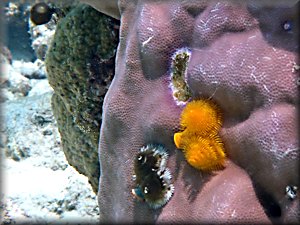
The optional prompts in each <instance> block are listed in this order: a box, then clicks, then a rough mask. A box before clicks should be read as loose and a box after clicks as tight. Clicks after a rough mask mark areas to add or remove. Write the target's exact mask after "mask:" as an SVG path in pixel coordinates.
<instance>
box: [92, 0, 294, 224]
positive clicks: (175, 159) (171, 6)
mask: <svg viewBox="0 0 300 225" xmlns="http://www.w3.org/2000/svg"><path fill="white" fill-rule="evenodd" d="M100 2H102V1H100ZM103 2H104V3H99V5H98V6H97V7H99V8H101V4H102V5H104V6H105V1H103ZM296 3H297V1H281V2H278V1H276V2H273V3H269V2H261V1H260V2H259V1H231V2H229V1H220V2H217V1H196V0H189V1H168V0H165V1H158V0H140V1H137V0H135V1H133V0H132V1H125V0H120V1H119V2H118V7H119V10H120V15H121V28H120V43H119V47H118V52H117V60H116V74H115V78H114V80H113V82H112V84H111V86H110V89H109V91H108V93H107V95H106V97H105V102H104V105H103V107H104V108H103V109H104V114H103V122H102V127H101V133H100V146H99V153H100V164H101V178H100V187H99V205H100V218H101V220H102V221H106V222H108V221H109V222H183V221H184V222H198V223H199V222H208V221H209V222H238V223H242V222H265V223H275V222H279V223H284V222H286V223H289V222H299V195H297V197H296V199H294V200H291V199H289V198H288V197H287V195H286V191H285V190H286V187H287V186H289V185H290V186H297V187H298V189H299V172H298V158H299V149H298V144H299V143H298V137H297V125H298V124H299V121H298V120H297V113H296V110H297V108H296V106H297V105H298V104H299V100H298V96H297V79H298V78H297V76H299V74H298V73H299V72H298V70H297V69H295V68H296V67H295V65H296V64H297V51H298V45H297V35H298V28H299V27H298V25H299V24H297V18H296V16H297V9H298V8H297V4H296ZM104 8H105V7H104ZM110 10H111V9H110ZM104 11H105V10H104ZM114 15H116V13H115V14H114ZM180 48H188V49H189V50H190V51H191V60H190V62H189V64H188V70H187V74H186V79H187V83H188V85H189V86H190V88H191V91H192V94H193V97H192V98H193V99H197V98H208V97H212V98H213V99H214V100H215V101H216V102H217V103H218V105H219V106H220V107H221V110H222V112H223V114H224V124H223V127H222V129H221V132H220V136H221V138H222V140H223V142H224V145H225V149H226V152H227V155H228V161H227V163H226V168H225V169H224V170H221V171H218V172H213V173H205V172H201V171H199V170H196V169H193V168H192V167H191V166H190V165H188V164H187V162H186V161H185V159H184V157H183V154H182V152H181V151H179V150H178V149H176V147H175V145H174V142H173V134H174V133H175V132H178V129H179V120H180V113H181V111H182V109H183V107H182V106H178V105H176V103H175V101H174V100H173V97H172V93H171V90H170V88H169V76H170V65H171V60H172V58H171V57H172V55H173V54H174V52H175V51H176V50H178V49H180ZM151 143H157V144H162V145H164V146H165V147H166V149H167V150H168V152H169V155H170V157H169V160H168V167H169V168H170V170H171V173H172V175H173V183H174V186H175V192H174V196H173V197H172V198H171V200H170V201H169V203H168V204H167V205H166V206H165V207H163V208H161V209H159V210H153V209H150V208H149V206H148V205H147V204H146V203H143V202H140V201H138V200H136V199H135V198H134V197H133V195H132V194H131V189H132V188H134V181H133V179H132V175H133V160H134V157H135V155H136V154H137V153H138V151H139V149H140V148H141V147H142V146H145V145H147V144H151Z"/></svg>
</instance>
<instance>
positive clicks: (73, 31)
mask: <svg viewBox="0 0 300 225" xmlns="http://www.w3.org/2000/svg"><path fill="white" fill-rule="evenodd" d="M116 25H118V21H115V20H114V19H112V18H110V17H108V16H105V15H104V14H101V13H100V12H98V11H96V10H95V9H93V8H92V7H90V6H87V5H83V4H80V5H78V6H77V7H75V8H74V9H73V10H71V11H70V12H69V13H68V14H67V15H66V17H64V18H63V19H61V20H60V21H59V23H58V25H57V28H56V33H55V36H54V39H53V41H52V44H51V47H50V49H49V51H48V52H47V55H46V68H47V72H48V79H49V83H50V85H51V86H52V87H53V89H54V91H55V94H54V96H53V98H52V107H53V111H54V116H55V118H56V119H57V121H58V128H59V131H60V133H61V137H62V145H63V150H64V152H65V155H66V157H67V159H68V161H69V163H70V164H71V165H72V166H74V167H75V168H76V169H77V170H78V171H79V172H81V173H82V174H84V175H86V176H87V177H88V178H89V181H90V183H91V184H92V187H93V189H94V191H95V192H97V190H98V180H99V171H100V169H99V161H98V139H99V130H100V125H101V118H102V104H103V98H104V95H105V93H106V91H107V89H108V87H109V84H110V82H111V80H112V78H113V75H114V59H115V50H116V47H117V44H118V34H117V30H115V29H114V27H115V26H116Z"/></svg>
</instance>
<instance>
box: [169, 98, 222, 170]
mask: <svg viewBox="0 0 300 225" xmlns="http://www.w3.org/2000/svg"><path fill="white" fill-rule="evenodd" d="M180 124H181V129H182V130H183V131H182V132H178V133H175V134H174V143H175V145H176V147H177V148H179V149H182V151H183V153H184V155H185V158H186V160H187V162H188V163H189V164H190V165H191V166H193V167H194V168H196V169H199V170H204V171H211V170H218V169H222V168H223V167H224V163H225V159H226V154H225V151H224V146H223V143H222V140H221V138H220V137H219V136H218V131H219V130H220V128H221V125H222V116H221V111H220V110H219V108H218V106H217V105H216V104H215V103H213V102H212V101H209V100H195V101H192V102H190V103H188V104H187V106H186V107H185V109H184V110H183V111H182V114H181V121H180Z"/></svg>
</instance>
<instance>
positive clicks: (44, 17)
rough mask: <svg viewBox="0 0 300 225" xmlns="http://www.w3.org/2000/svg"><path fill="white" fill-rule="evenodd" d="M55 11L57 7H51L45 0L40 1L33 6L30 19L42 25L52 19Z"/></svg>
mask: <svg viewBox="0 0 300 225" xmlns="http://www.w3.org/2000/svg"><path fill="white" fill-rule="evenodd" d="M54 12H55V8H52V7H50V6H49V5H48V4H46V3H44V2H40V3H37V4H35V5H34V6H33V7H32V8H31V10H30V19H31V21H32V22H33V23H34V24H35V25H42V24H45V23H48V22H49V21H50V20H51V18H52V15H53V13H54Z"/></svg>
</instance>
